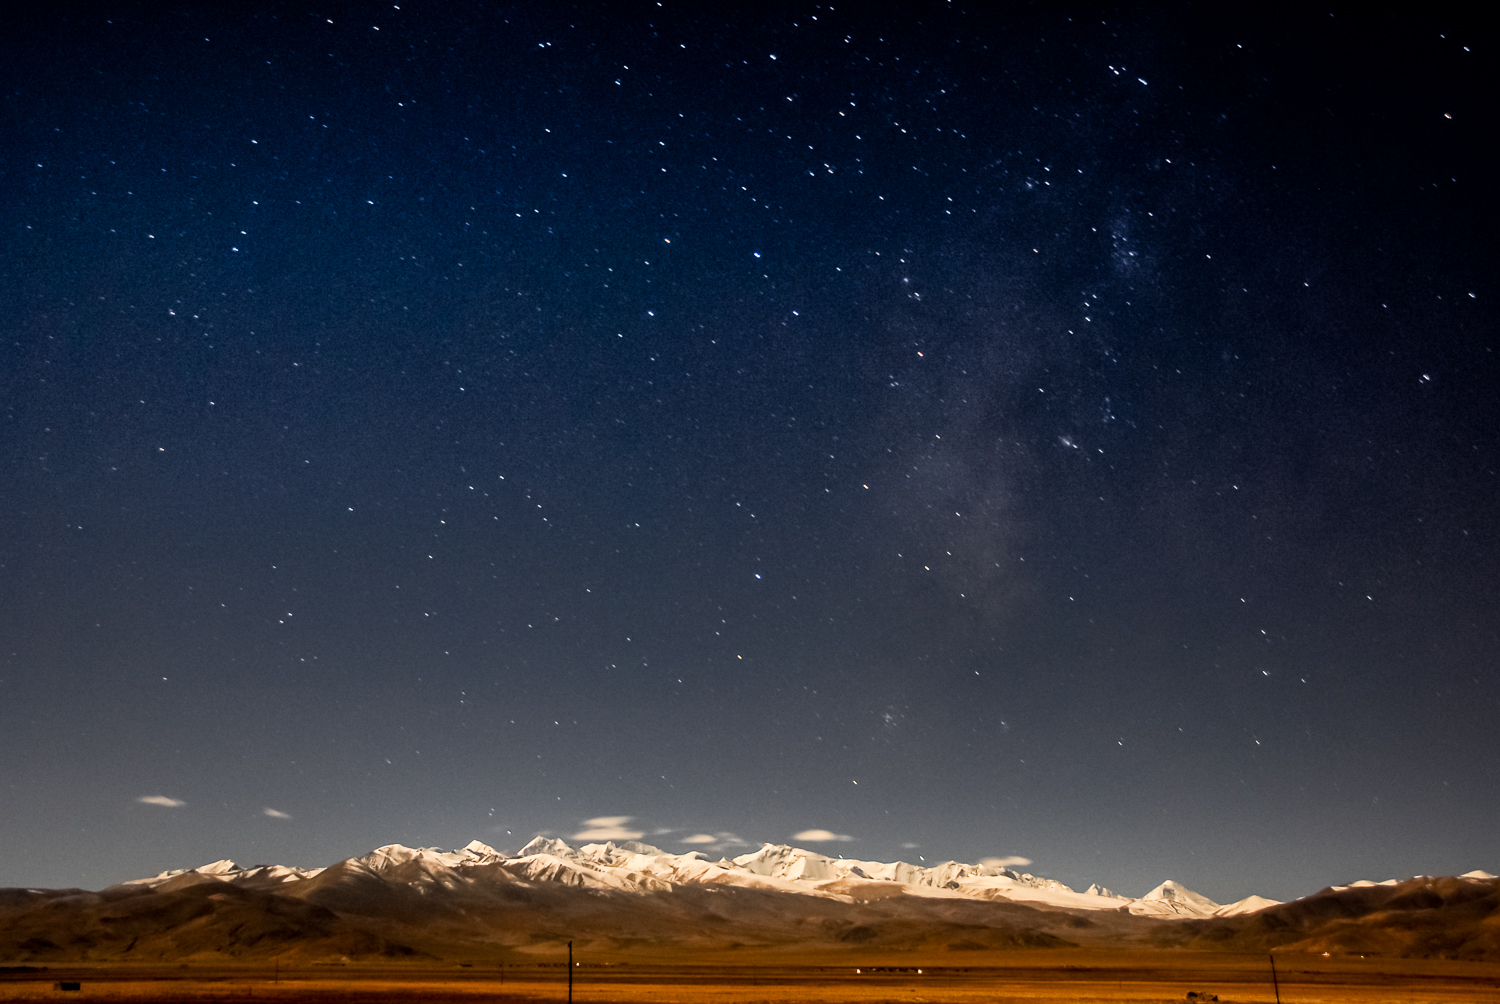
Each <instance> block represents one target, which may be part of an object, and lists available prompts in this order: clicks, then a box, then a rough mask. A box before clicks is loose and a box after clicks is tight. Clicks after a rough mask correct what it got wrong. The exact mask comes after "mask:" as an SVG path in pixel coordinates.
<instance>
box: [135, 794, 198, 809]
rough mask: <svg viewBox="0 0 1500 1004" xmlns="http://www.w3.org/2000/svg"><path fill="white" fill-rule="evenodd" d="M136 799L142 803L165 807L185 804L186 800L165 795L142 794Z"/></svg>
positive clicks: (173, 807) (177, 806) (170, 807)
mask: <svg viewBox="0 0 1500 1004" xmlns="http://www.w3.org/2000/svg"><path fill="white" fill-rule="evenodd" d="M136 801H137V802H140V803H141V804H142V805H160V806H161V807H163V808H166V809H177V808H181V807H182V806H184V805H187V803H186V802H183V801H181V800H179V799H176V798H168V797H167V796H166V795H142V796H141V797H140V798H138V799H136Z"/></svg>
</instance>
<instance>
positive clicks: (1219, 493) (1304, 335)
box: [0, 0, 1500, 901]
mask: <svg viewBox="0 0 1500 1004" xmlns="http://www.w3.org/2000/svg"><path fill="white" fill-rule="evenodd" d="M998 6H999V5H988V4H976V5H972V9H966V8H965V5H963V4H943V3H929V4H911V5H908V6H906V8H905V9H904V10H900V11H897V12H895V13H892V14H891V15H889V16H886V17H877V16H874V15H872V14H871V13H870V12H869V11H867V10H862V9H859V8H858V7H857V6H856V5H850V6H848V7H847V8H846V7H845V6H844V5H843V4H837V5H834V6H828V5H823V6H818V5H799V4H789V5H787V6H785V7H784V8H783V9H782V10H781V11H780V12H779V13H776V14H770V15H765V16H762V15H758V14H757V15H753V16H752V15H749V14H744V15H740V14H731V15H727V16H726V15H724V14H704V13H702V10H703V8H702V7H701V6H700V5H683V4H680V3H675V2H671V0H666V2H664V3H661V4H656V3H641V4H618V5H608V6H595V5H584V6H578V7H574V8H564V7H563V5H548V4H515V5H509V6H507V5H499V4H496V5H467V6H465V7H463V8H459V7H456V6H455V5H451V4H438V3H430V2H416V3H402V4H400V5H399V6H396V5H392V4H389V3H383V4H359V5H341V4H335V5H331V6H330V5H324V6H321V7H318V6H314V7H306V6H282V5H274V4H273V5H263V6H262V8H261V12H260V13H255V14H238V13H234V14H226V13H223V12H222V11H214V10H210V9H208V7H207V6H206V5H179V6H175V7H170V8H163V7H160V6H159V5H154V4H153V5H147V4H130V3H116V4H96V5H89V6H78V7H66V6H65V7H61V8H57V7H47V8H46V9H45V10H43V9H39V12H36V13H33V14H31V15H28V16H27V18H28V19H24V20H20V21H17V22H15V24H14V25H13V27H12V28H11V29H8V31H7V34H6V38H5V39H4V41H3V42H0V46H3V47H4V50H5V59H4V60H3V61H0V63H3V69H0V73H3V75H4V87H3V94H0V102H3V126H0V129H3V136H4V142H3V143H0V174H3V195H0V232H3V235H4V237H3V241H0V298H3V303H0V317H3V325H4V330H3V337H0V531H3V532H0V885H45V886H84V887H89V888H98V887H101V886H104V885H106V884H109V883H111V882H115V881H119V880H123V879H127V878H133V877H139V876H141V875H147V874H152V873H155V872H156V871H159V870H161V869H165V868H169V867H189V866H193V865H196V864H201V863H204V862H207V861H211V860H214V859H216V858H221V857H231V858H234V859H235V860H237V861H239V862H240V863H241V864H247V865H248V864H255V863H261V862H278V863H283V864H299V865H309V866H310V865H319V864H327V863H330V862H332V861H334V860H337V859H338V858H341V857H345V856H349V855H353V854H359V853H363V852H364V851H366V850H368V849H370V848H372V847H375V846H377V845H380V844H384V843H388V842H402V843H406V844H410V845H438V846H442V847H456V846H461V845H462V844H464V843H465V842H467V841H468V840H470V839H473V838H477V839H480V840H483V841H485V842H487V843H490V844H492V845H494V846H495V847H497V848H500V849H502V850H509V851H514V850H516V849H518V848H519V847H520V846H521V845H522V844H524V843H525V842H526V841H527V840H529V839H530V838H531V837H532V836H534V835H536V834H537V833H547V834H554V835H560V836H563V837H565V838H572V837H574V836H575V835H578V834H590V833H592V834H595V835H603V836H609V835H614V836H630V835H635V834H639V835H640V836H641V837H642V839H645V840H648V841H650V842H653V843H655V844H658V845H659V846H661V847H663V848H665V849H668V850H672V851H686V850H690V849H699V850H704V851H705V852H706V853H709V854H711V855H713V856H717V855H719V854H731V855H732V854H735V853H742V852H744V851H745V850H747V849H751V848H753V847H754V846H758V845H759V843H760V842H762V841H773V842H793V843H798V842H800V843H802V844H803V845H805V846H809V847H814V848H816V849H819V850H822V851H824V852H825V853H830V854H843V855H847V856H854V857H862V858H870V859H880V860H894V859H898V858H899V859H904V860H913V861H917V860H919V859H920V860H923V861H926V862H934V861H938V860H946V859H950V858H956V859H959V860H969V861H974V860H979V859H981V858H986V857H1002V858H1015V859H1028V860H1029V861H1030V862H1031V864H1030V866H1029V869H1030V870H1032V871H1034V872H1036V873H1038V874H1044V875H1048V876H1051V877H1053V878H1057V879H1060V880H1062V881H1065V882H1068V883H1070V884H1073V885H1075V886H1077V887H1079V888H1082V887H1083V886H1086V885H1087V884H1089V883H1090V882H1099V883H1102V884H1104V885H1106V886H1109V887H1110V888H1112V889H1115V890H1116V891H1119V892H1122V893H1125V894H1129V895H1141V894H1143V893H1144V892H1145V891H1146V890H1147V889H1149V888H1151V887H1152V886H1154V885H1155V884H1156V883H1158V882H1160V881H1161V880H1163V879H1166V878H1175V879H1177V880H1179V881H1181V882H1184V883H1185V884H1187V885H1188V886H1190V887H1191V888H1194V889H1196V890H1198V891H1200V892H1202V893H1204V894H1205V895H1208V896H1210V897H1212V898H1215V899H1218V900H1220V901H1229V900H1233V899H1238V898H1240V897H1243V896H1246V895H1249V894H1251V893H1259V894H1263V895H1267V896H1273V897H1277V898H1287V897H1292V896H1296V895H1301V894H1305V893H1309V892H1313V891H1315V890H1317V889H1319V888H1321V887H1323V886H1325V885H1328V884H1331V883H1335V882H1342V881H1349V880H1353V879H1359V878H1371V879H1384V878H1387V877H1394V876H1402V877H1404V876H1410V875H1413V874H1418V873H1424V874H1453V873H1457V872H1463V871H1467V870H1469V869H1473V868H1488V869H1490V870H1492V871H1496V870H1500V842H1497V839H1496V837H1495V834H1496V833H1497V832H1500V770H1497V765H1500V729H1497V728H1496V725H1495V723H1496V721H1497V720H1500V677H1497V673H1496V669H1497V659H1500V630H1497V623H1500V618H1497V616H1496V612H1497V609H1500V604H1497V582H1500V561H1497V554H1500V551H1497V540H1496V536H1497V531H1500V504H1497V499H1500V483H1497V478H1496V470H1497V464H1500V439H1497V433H1500V423H1497V415H1500V408H1497V404H1496V396H1495V389H1496V387H1497V386H1500V379H1497V378H1500V366H1497V359H1496V354H1495V347H1496V343H1497V339H1496V332H1495V324H1494V321H1495V314H1494V310H1493V308H1492V306H1491V304H1493V303H1494V302H1495V295H1496V292H1497V291H1496V289H1495V275H1494V272H1495V269H1494V263H1495V259H1494V251H1493V249H1494V246H1495V237H1496V232H1495V231H1496V227H1495V213H1494V196H1493V185H1492V182H1493V173H1492V172H1493V165H1492V164H1491V163H1490V162H1489V161H1488V160H1487V159H1484V160H1482V159H1481V149H1482V148H1485V147H1487V142H1486V141H1485V140H1484V139H1483V137H1484V136H1486V135H1488V136H1491V137H1493V134H1494V125H1495V123H1494V113H1493V107H1492V102H1490V101H1489V100H1488V96H1490V95H1493V94H1494V93H1495V91H1496V87H1495V83H1496V82H1495V80H1494V73H1493V66H1494V64H1493V58H1492V56H1493V54H1492V53H1487V52H1486V51H1484V48H1483V46H1484V45H1486V44H1488V43H1485V42H1484V38H1486V37H1489V36H1488V35H1481V34H1480V33H1478V32H1477V31H1476V30H1475V28H1474V25H1473V24H1469V23H1465V22H1462V21H1453V20H1451V19H1450V20H1447V21H1444V20H1441V19H1440V18H1439V17H1438V15H1436V14H1423V13H1421V12H1415V13H1413V12H1408V13H1405V14H1402V15H1400V16H1394V15H1392V14H1391V13H1390V12H1388V11H1381V12H1371V11H1365V12H1363V13H1361V12H1358V11H1354V12H1342V11H1336V12H1335V13H1334V14H1330V13H1329V12H1327V11H1324V10H1316V11H1314V10H1312V9H1308V10H1307V11H1305V12H1303V13H1301V14H1298V15H1293V16H1290V17H1288V18H1286V19H1284V20H1280V21H1270V20H1262V19H1246V20H1243V21H1239V22H1230V21H1225V20H1222V17H1223V13H1222V11H1221V10H1219V9H1218V7H1219V6H1220V5H1206V6H1201V7H1197V8H1182V9H1181V10H1179V11H1177V12H1176V13H1174V14H1171V15H1170V16H1168V15H1148V14H1143V13H1128V12H1127V13H1118V14H1109V13H1106V14H1104V15H1099V14H1093V15H1090V16H1081V15H1078V14H1077V12H1074V13H1075V16H1073V17H1072V18H1070V17H1069V16H1068V15H1067V13H1065V12H1064V13H1058V12H1055V11H1051V10H1048V9H1047V8H1049V7H1051V6H1052V5H1037V6H1034V7H1024V8H1023V7H1021V6H1019V5H1017V6H1016V7H1015V9H1014V10H1004V9H1001V10H1000V11H999V12H997V10H996V8H997V7H998ZM797 834H802V835H803V836H802V837H801V838H797Z"/></svg>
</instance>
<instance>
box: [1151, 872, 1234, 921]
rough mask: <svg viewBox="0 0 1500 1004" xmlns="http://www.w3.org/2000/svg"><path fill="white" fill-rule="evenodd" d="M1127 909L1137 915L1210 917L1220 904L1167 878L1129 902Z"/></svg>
mask: <svg viewBox="0 0 1500 1004" xmlns="http://www.w3.org/2000/svg"><path fill="white" fill-rule="evenodd" d="M1129 909H1130V912H1131V913H1133V914H1135V915H1136V916H1138V917H1212V916H1214V911H1216V910H1218V909H1220V906H1219V904H1218V903H1215V902H1214V901H1213V900H1211V899H1209V898H1208V897H1207V896H1202V895H1199V894H1198V893H1196V892H1193V890H1191V889H1189V888H1187V887H1185V886H1182V885H1179V884H1178V883H1176V882H1173V881H1172V880H1171V879H1167V881H1165V882H1163V883H1162V884H1161V885H1159V886H1157V887H1156V888H1155V889H1152V890H1151V891H1150V892H1148V893H1146V895H1144V896H1142V897H1141V898H1140V899H1138V900H1136V901H1135V902H1134V903H1131V904H1130V907H1129Z"/></svg>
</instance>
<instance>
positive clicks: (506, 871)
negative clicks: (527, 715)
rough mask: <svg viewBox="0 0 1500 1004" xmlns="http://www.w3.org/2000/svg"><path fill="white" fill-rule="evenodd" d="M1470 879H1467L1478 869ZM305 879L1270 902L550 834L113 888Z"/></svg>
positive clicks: (1149, 913) (1154, 906)
mask: <svg viewBox="0 0 1500 1004" xmlns="http://www.w3.org/2000/svg"><path fill="white" fill-rule="evenodd" d="M1471 874H1474V876H1475V877H1476V878H1477V877H1479V876H1482V875H1485V874H1487V873H1471ZM310 879H319V882H317V883H315V884H316V885H317V886H319V887H321V886H324V885H326V884H327V883H341V882H342V883H347V882H350V881H356V882H358V881H363V882H365V883H366V884H368V883H383V884H386V885H391V884H394V885H397V886H405V887H408V888H411V889H412V890H413V891H414V892H418V893H421V892H423V891H424V890H435V889H438V888H441V889H449V890H458V889H463V888H481V889H482V888H486V887H489V886H491V885H493V884H494V883H497V882H499V883H506V882H517V881H519V882H522V883H535V884H549V885H552V884H555V885H559V886H565V887H573V888H579V889H585V890H593V891H595V892H601V893H607V892H613V893H633V894H648V893H667V892H671V891H672V890H673V889H675V888H680V887H684V886H737V887H742V888H751V889H760V890H765V891H777V892H784V893H794V894H798V895H804V896H817V897H822V898H827V899H836V900H840V901H843V902H870V901H873V900H877V899H886V898H889V897H891V896H916V897H921V898H923V899H970V900H973V899H980V900H992V901H994V900H998V901H1010V902H1017V903H1025V904H1028V905H1032V906H1040V907H1052V908H1062V909H1071V910H1090V911H1124V910H1128V911H1129V912H1130V913H1132V914H1135V915H1137V916H1142V917H1161V918H1176V917H1209V916H1224V917H1228V916H1238V915H1240V914H1243V913H1251V912H1254V911H1256V910H1259V909H1263V908H1265V907H1267V906H1271V905H1274V901H1272V900H1268V899H1264V898H1262V897H1259V896H1251V897H1249V898H1248V899H1243V900H1240V901H1239V902H1237V903H1231V904H1229V905H1227V906H1220V905H1219V904H1217V903H1214V902H1213V901H1211V900H1209V899H1208V898H1206V897H1204V896H1200V895H1199V894H1198V893H1195V892H1193V891H1192V890H1190V889H1186V888H1184V887H1183V886H1181V885H1179V884H1178V883H1176V882H1172V881H1167V882H1163V883H1162V884H1161V885H1159V886H1157V887H1156V888H1155V889H1153V890H1151V892H1149V893H1147V894H1146V895H1145V896H1143V897H1141V898H1140V899H1135V900H1133V899H1130V898H1128V897H1125V896H1120V895H1118V894H1116V893H1114V892H1111V891H1110V890H1108V889H1105V888H1104V887H1102V886H1099V885H1097V884H1096V885H1092V886H1090V887H1089V888H1088V889H1087V890H1085V891H1084V892H1077V891H1076V890H1074V889H1072V888H1071V887H1069V886H1067V885H1064V884H1063V883H1061V882H1058V881H1055V880H1053V879H1048V878H1042V877H1040V876H1036V875H1031V874H1029V873H1024V872H1017V871H1014V870H1012V869H1010V868H1006V867H1002V866H998V865H990V864H965V863H963V862H958V861H945V862H942V863H940V864H934V865H930V866H923V865H914V864H911V863H909V862H905V861H891V862H885V861H863V860H860V859H857V858H843V857H829V856H828V855H826V854H819V853H818V852H816V851H809V850H805V849H802V848H798V847H791V846H789V845H786V844H764V845H762V846H761V847H760V849H759V850H755V851H751V852H749V853H748V854H741V855H740V856H739V857H736V858H734V859H732V860H731V859H723V858H721V859H720V860H718V861H714V860H712V859H710V858H709V857H708V856H707V855H705V854H703V853H702V852H701V851H689V852H687V853H685V854H673V853H670V852H668V851H663V850H662V849H661V848H658V847H653V846H652V845H650V844H645V843H641V842H639V841H634V840H625V841H620V842H618V843H615V842H605V843H590V844H584V845H582V846H580V847H573V846H570V845H569V844H568V843H567V842H566V841H563V840H560V839H558V838H556V837H540V836H539V837H536V838H535V839H533V840H532V841H531V842H530V843H528V844H527V845H526V846H525V847H523V848H521V850H520V851H519V852H517V853H516V854H515V855H514V856H508V855H506V854H503V853H501V852H500V851H497V850H495V849H494V848H493V847H490V846H489V845H488V844H485V843H482V842H480V841H478V840H474V841H470V842H469V843H468V844H467V845H465V846H464V847H462V848H460V849H458V850H454V851H444V850H439V849H438V848H435V847H407V846H404V845H402V844H386V845H385V846H383V847H377V848H375V849H374V850H372V851H370V852H369V853H367V854H364V855H361V856H359V857H354V858H348V859H346V860H344V861H340V862H338V863H337V864H335V865H332V866H330V867H329V868H310V869H308V868H289V867H286V866H283V865H257V866H255V867H253V868H241V867H240V866H238V865H236V864H235V863H234V862H233V861H229V860H222V861H214V862H212V863H210V864H206V865H201V866H199V867H198V868H192V869H187V870H177V871H167V872H162V873H161V874H160V875H156V876H153V877H151V878H147V879H136V880H134V881H132V882H127V883H124V884H125V885H132V886H147V887H150V888H158V887H161V886H164V885H167V884H168V883H170V884H171V887H173V888H175V887H179V886H183V885H194V884H198V883H202V882H231V883H234V884H236V885H247V886H254V887H268V886H289V887H297V884H298V883H299V882H302V881H305V880H310ZM476 884H477V885H476ZM306 888H312V886H308V887H306Z"/></svg>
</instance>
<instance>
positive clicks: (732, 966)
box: [0, 951, 1500, 1004]
mask: <svg viewBox="0 0 1500 1004" xmlns="http://www.w3.org/2000/svg"><path fill="white" fill-rule="evenodd" d="M955 954H957V953H934V954H932V955H931V956H929V957H924V958H915V957H910V956H904V955H903V956H900V957H893V956H888V955H887V956H874V957H870V958H864V959H848V958H837V959H822V960H820V959H817V958H806V957H802V958H783V959H771V960H765V961H759V962H749V961H743V962H741V961H731V960H726V959H721V958H712V957H709V958H703V957H699V958H695V959H676V960H674V959H671V958H654V959H650V960H646V961H641V962H628V961H607V962H597V961H588V962H581V963H580V964H579V965H577V966H576V967H575V968H574V970H573V988H572V994H573V997H572V999H573V1000H574V1001H578V1002H580V1004H582V1002H592V1004H646V1002H661V1004H731V1002H735V1004H782V1002H794V1001H826V1002H831V1004H832V1002H839V1004H842V1002H848V1004H877V1002H881V1004H883V1002H895V1001H913V1002H916V1001H927V1002H953V1004H978V1002H1010V1001H1075V1002H1077V1001H1100V1002H1105V1001H1108V1002H1146V1001H1153V1002H1157V1001H1185V1000H1190V999H1192V998H1189V997H1188V994H1189V993H1190V992H1191V993H1195V994H1199V995H1216V996H1217V998H1218V1000H1219V1001H1221V1002H1223V1004H1232V1002H1250V1001H1255V1002H1272V1001H1276V1000H1277V999H1278V994H1279V999H1280V1001H1281V1002H1283V1004H1324V1002H1328V1004H1334V1002H1359V1004H1377V1002H1387V1001H1389V1002H1397V1001H1399V1002H1403V1004H1409V1002H1433V1004H1450V1002H1452V1004H1459V1002H1480V1001H1495V1000H1500V965H1497V964H1495V963H1483V962H1450V961H1442V960H1431V959H1397V958H1358V957H1323V956H1304V955H1280V956H1278V957H1277V962H1276V965H1277V974H1278V985H1273V984H1272V980H1271V970H1270V963H1269V961H1268V959H1267V958H1266V957H1265V956H1245V955H1227V954H1223V955H1220V954H1209V953H1199V952H1172V951H1150V952H1089V951H1056V952H1013V953H975V954H976V955H982V957H976V958H972V959H969V958H955V957H954V955H955ZM964 954H965V955H967V954H968V953H964ZM567 976H568V973H567V963H566V962H560V963H559V962H550V963H531V964H520V965H516V964H507V965H505V966H503V967H502V966H499V965H496V966H485V965H483V964H474V965H467V966H455V965H452V964H431V965H422V964H407V965H399V966H397V965H389V966H369V965H357V964H350V965H315V966H302V967H298V968H279V967H274V966H266V965H263V964H256V965H254V966H248V965H247V966H225V965H215V964H205V965H193V964H188V965H161V966H149V965H136V966H121V965H118V964H116V965H95V966H91V965H77V966H68V965H49V966H47V967H46V968H40V967H32V968H24V969H10V970H3V971H0V1002H6V1001H38V1000H75V1001H109V1002H114V1001H118V1002H122V1004H123V1002H143V1001H161V1002H172V1004H175V1002H179V1001H235V1002H241V1001H243V1002H255V1001H266V1002H272V1004H345V1002H348V1004H385V1002H394V1001H420V1002H424V1004H449V1002H454V1004H457V1002H463V1004H470V1002H474V1004H477V1002H480V1001H494V1002H507V1001H513V1002H518V1004H519V1002H529V1001H565V1000H567V999H568V979H567ZM65 983H76V984H77V985H78V989H77V990H63V989H60V986H61V985H63V984H65Z"/></svg>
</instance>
